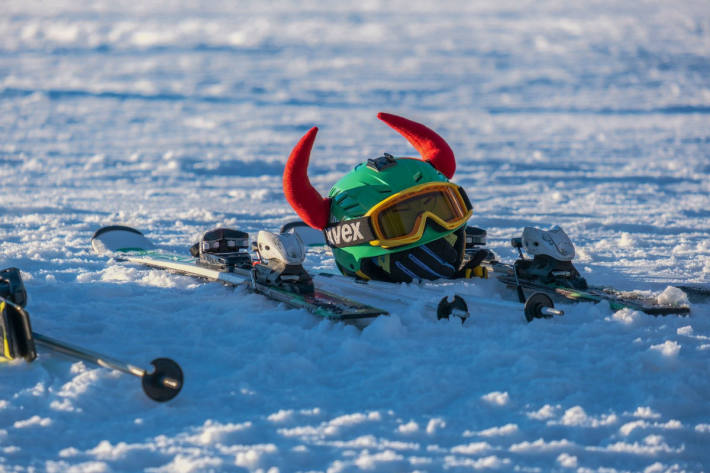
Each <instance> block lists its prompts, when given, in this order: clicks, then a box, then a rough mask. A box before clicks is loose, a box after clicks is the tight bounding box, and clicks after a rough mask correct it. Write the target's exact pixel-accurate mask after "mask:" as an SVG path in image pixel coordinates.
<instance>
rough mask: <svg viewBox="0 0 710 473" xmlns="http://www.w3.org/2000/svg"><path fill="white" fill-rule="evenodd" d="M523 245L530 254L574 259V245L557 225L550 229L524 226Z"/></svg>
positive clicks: (564, 259) (560, 259)
mask: <svg viewBox="0 0 710 473" xmlns="http://www.w3.org/2000/svg"><path fill="white" fill-rule="evenodd" d="M523 246H524V247H525V251H527V253H528V254H529V255H530V256H535V255H547V256H551V257H552V258H555V259H556V260H559V261H572V260H573V259H574V245H573V244H572V241H571V240H570V239H569V237H568V236H567V234H566V233H565V232H564V230H562V229H561V228H560V227H559V226H557V225H555V226H554V227H552V228H551V229H550V230H540V229H539V228H534V227H525V229H523Z"/></svg>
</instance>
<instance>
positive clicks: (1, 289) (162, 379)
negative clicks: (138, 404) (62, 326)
mask: <svg viewBox="0 0 710 473" xmlns="http://www.w3.org/2000/svg"><path fill="white" fill-rule="evenodd" d="M0 275H2V279H0V335H2V352H0V360H2V359H3V358H6V359H9V360H14V359H17V358H24V359H25V361H27V362H31V361H34V360H35V359H36V358H37V352H36V349H35V346H36V345H40V346H43V347H45V348H48V349H50V350H52V351H55V352H58V353H62V354H64V355H68V356H70V357H72V358H76V359H79V360H83V361H88V362H90V363H93V364H95V365H98V366H101V367H104V368H109V369H115V370H118V371H121V372H123V373H127V374H131V375H133V376H137V377H139V378H141V382H142V385H143V391H144V392H145V393H146V395H148V397H150V398H151V399H153V400H154V401H158V402H165V401H169V400H170V399H172V398H174V397H175V396H177V394H178V393H179V392H180V389H182V384H183V374H182V370H181V369H180V366H179V365H178V364H177V363H175V362H174V361H173V360H171V359H169V358H158V359H155V360H153V361H152V362H151V364H152V365H153V366H154V368H155V369H154V370H153V371H152V372H147V371H146V370H143V369H141V368H138V367H135V366H132V365H129V364H127V363H124V362H122V361H118V360H114V359H112V358H109V357H107V356H105V355H101V354H98V353H94V352H91V351H89V350H85V349H82V348H77V347H74V346H71V345H69V344H67V343H64V342H61V341H59V340H56V339H54V338H51V337H48V336H46V335H42V334H40V333H37V332H33V331H32V326H31V324H30V314H29V313H28V312H27V311H26V310H25V309H24V307H22V305H24V304H25V303H26V301H27V293H26V292H25V289H24V284H23V282H22V276H21V275H20V271H19V270H18V269H17V268H8V269H5V270H3V271H0ZM7 280H11V281H12V285H10V284H5V285H2V284H1V283H2V282H4V281H7ZM8 287H9V289H8ZM18 294H19V296H18ZM18 299H19V301H20V302H21V303H22V305H21V304H19V303H18Z"/></svg>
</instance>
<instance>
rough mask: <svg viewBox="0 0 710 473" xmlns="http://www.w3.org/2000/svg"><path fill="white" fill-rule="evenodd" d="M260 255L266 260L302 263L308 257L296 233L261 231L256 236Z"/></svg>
mask: <svg viewBox="0 0 710 473" xmlns="http://www.w3.org/2000/svg"><path fill="white" fill-rule="evenodd" d="M256 245H257V248H258V249H259V256H261V258H262V259H265V260H277V261H281V262H282V263H285V264H301V263H303V260H304V259H306V249H305V247H304V246H303V242H302V241H301V238H300V237H299V236H298V235H297V234H295V233H279V234H276V233H271V232H267V231H264V230H261V231H259V234H258V235H257V236H256Z"/></svg>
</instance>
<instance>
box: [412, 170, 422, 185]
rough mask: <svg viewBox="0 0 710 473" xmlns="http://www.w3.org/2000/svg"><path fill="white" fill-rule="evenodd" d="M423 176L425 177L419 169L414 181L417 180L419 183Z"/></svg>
mask: <svg viewBox="0 0 710 473" xmlns="http://www.w3.org/2000/svg"><path fill="white" fill-rule="evenodd" d="M422 177H424V176H423V175H422V172H421V171H417V172H416V174H414V182H417V183H418V182H419V181H421V180H422Z"/></svg>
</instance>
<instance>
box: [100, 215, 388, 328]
mask: <svg viewBox="0 0 710 473" xmlns="http://www.w3.org/2000/svg"><path fill="white" fill-rule="evenodd" d="M290 235H291V237H289V236H288V235H286V236H283V237H282V236H280V235H274V234H272V233H269V232H259V237H258V238H257V242H256V245H255V247H254V248H252V249H253V250H255V252H256V254H257V255H258V256H259V258H258V259H257V260H253V259H252V257H251V255H250V254H249V253H248V250H247V248H248V244H249V236H248V234H246V233H244V232H240V231H237V230H229V229H216V230H213V231H211V232H207V233H206V234H205V235H204V237H203V239H202V240H201V241H200V242H199V243H198V244H196V245H194V246H193V247H192V248H191V249H190V253H191V255H190V256H188V255H181V254H176V253H171V252H169V251H165V250H163V249H160V248H158V247H157V246H156V245H155V244H153V242H151V241H150V240H149V239H148V238H147V237H146V236H145V235H143V234H142V233H141V232H140V231H138V230H136V229H134V228H131V227H126V226H119V225H112V226H107V227H103V228H100V229H99V230H97V231H96V232H95V233H94V235H93V237H92V238H91V246H92V248H93V250H94V251H95V252H96V253H98V254H100V255H107V256H111V257H113V258H115V259H116V260H117V261H127V262H131V263H137V264H141V265H145V266H149V267H153V268H158V269H165V270H169V271H173V272H176V273H179V274H184V275H188V276H194V277H199V278H204V279H207V280H210V281H218V282H221V283H223V284H226V285H230V286H235V287H236V286H241V287H245V288H247V289H248V290H249V291H252V292H254V293H257V294H261V295H263V296H265V297H267V298H269V299H272V300H274V301H277V302H283V303H285V304H286V305H288V306H290V307H293V308H296V309H305V310H307V311H308V312H310V313H311V314H313V315H315V316H317V317H320V318H323V319H328V320H332V321H342V322H350V323H355V324H356V325H364V324H367V323H368V322H370V321H371V320H372V319H374V318H375V317H378V316H380V315H388V313H387V312H386V311H384V310H382V309H378V308H375V307H372V306H369V305H366V304H362V303H359V302H356V301H353V300H351V299H348V298H346V297H343V296H340V295H337V294H333V293H331V292H328V291H324V290H322V289H320V288H318V287H317V286H315V285H314V284H313V280H312V278H311V277H310V275H309V274H308V273H307V272H306V271H305V269H303V266H302V265H301V262H302V261H303V258H304V257H305V250H304V249H303V244H302V243H300V240H299V241H296V240H295V238H297V237H295V236H293V235H292V234H290ZM299 244H300V248H299ZM259 246H260V248H259Z"/></svg>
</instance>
